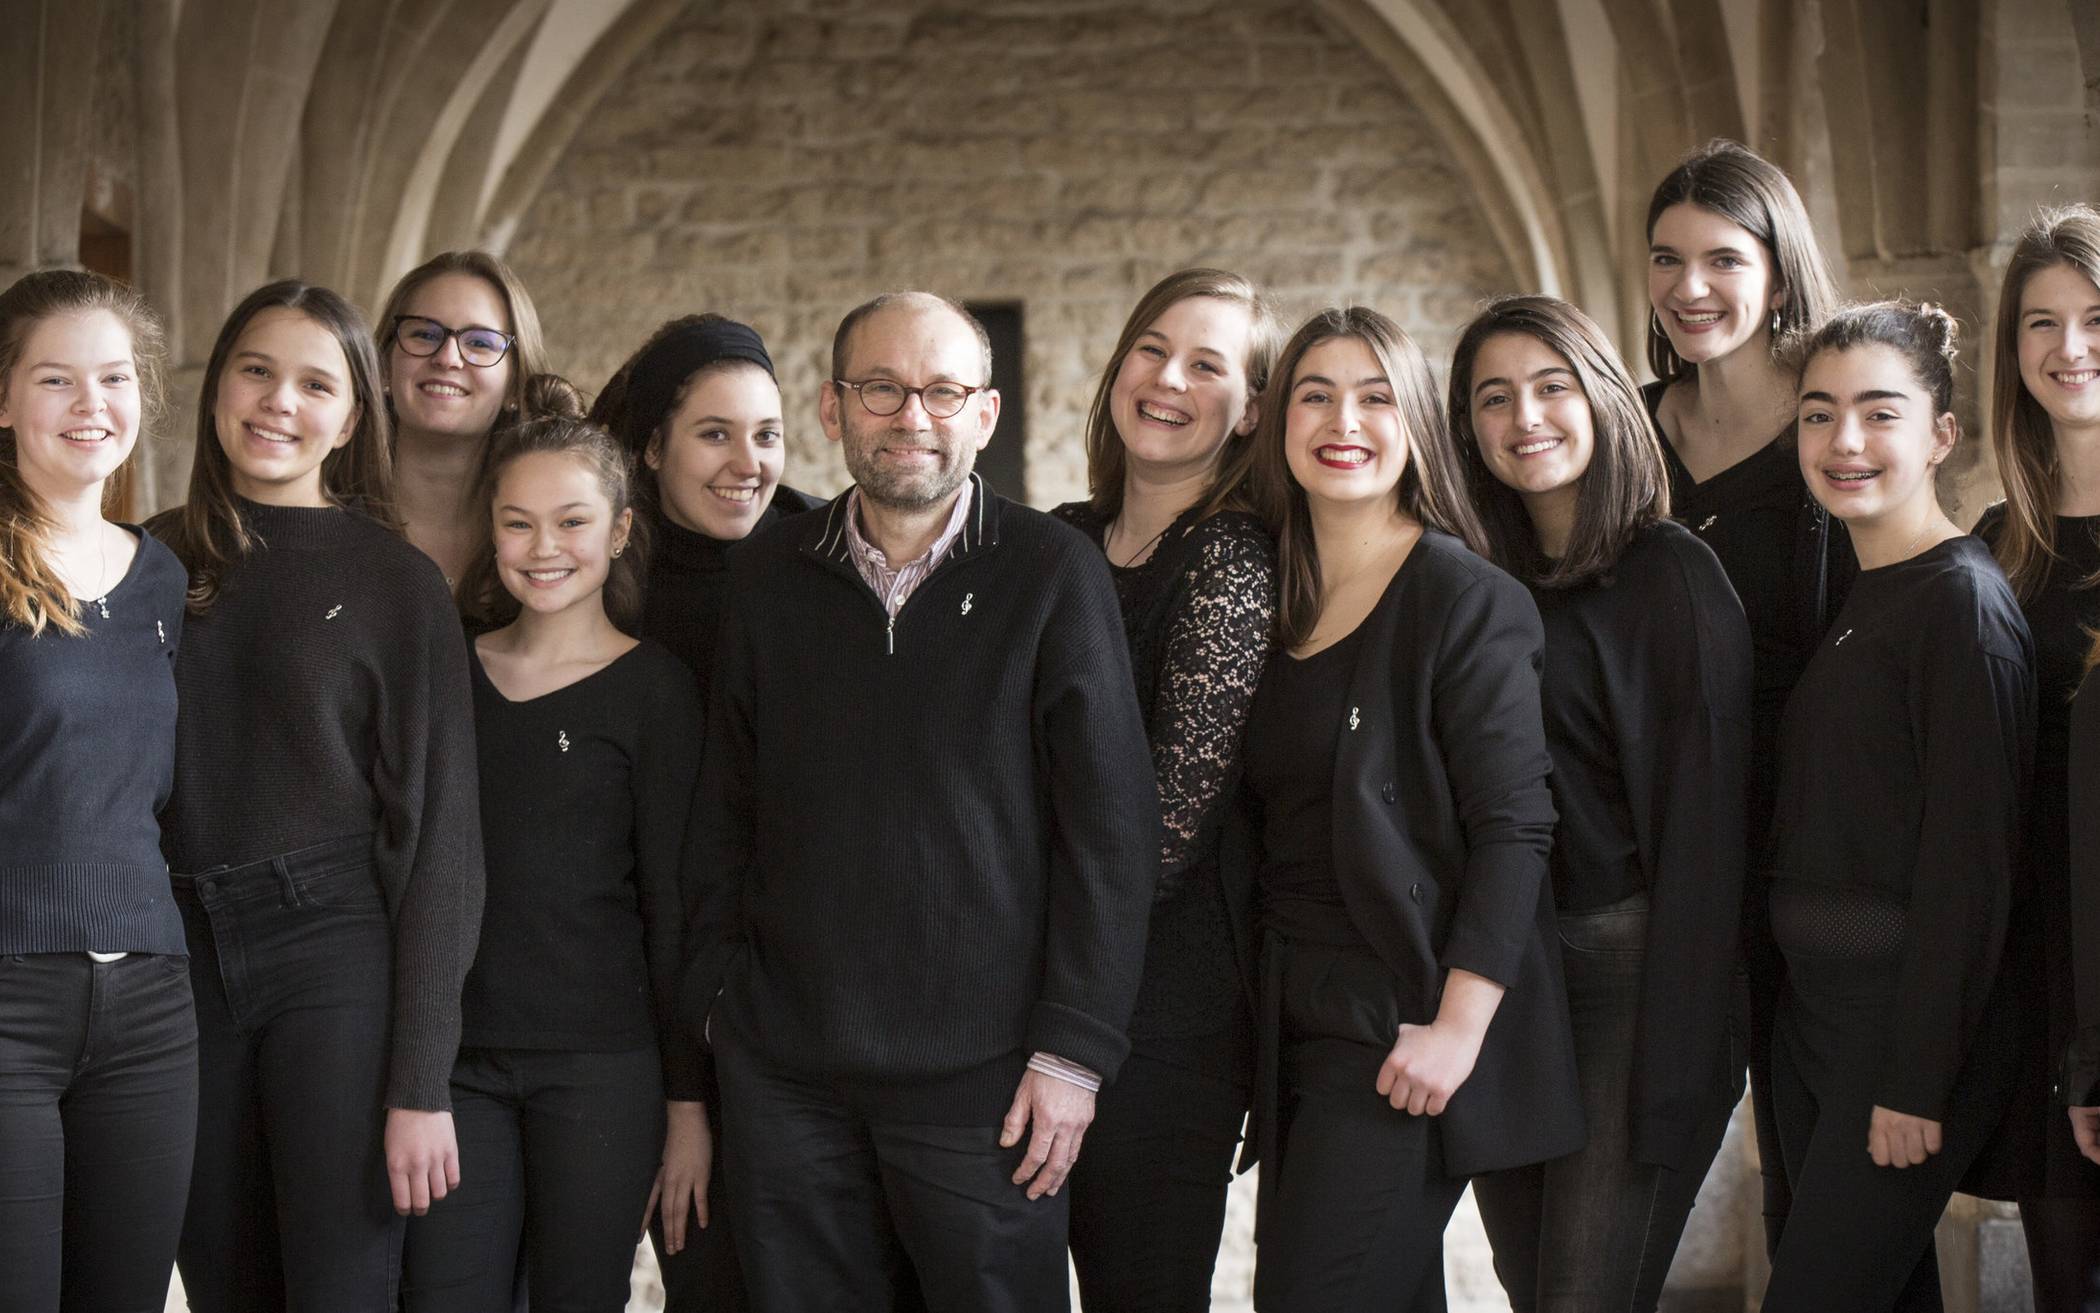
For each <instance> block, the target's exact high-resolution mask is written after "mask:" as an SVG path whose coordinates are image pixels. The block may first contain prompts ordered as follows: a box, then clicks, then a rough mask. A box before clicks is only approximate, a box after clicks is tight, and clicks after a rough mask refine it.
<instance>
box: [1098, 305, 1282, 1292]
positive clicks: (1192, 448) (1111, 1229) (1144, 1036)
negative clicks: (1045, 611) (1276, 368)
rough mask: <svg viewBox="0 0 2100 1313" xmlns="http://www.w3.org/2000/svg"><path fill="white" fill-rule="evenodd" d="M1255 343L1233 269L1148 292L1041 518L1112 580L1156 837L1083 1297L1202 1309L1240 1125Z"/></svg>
mask: <svg viewBox="0 0 2100 1313" xmlns="http://www.w3.org/2000/svg"><path fill="white" fill-rule="evenodd" d="M1275 349H1276V331H1275V325H1274V320H1273V316H1272V315H1271V314H1270V312H1269V310H1268V307H1267V305H1266V304H1265V303H1264V302H1263V300H1262V298H1261V296H1260V294H1259V293H1258V292H1257V291H1256V290H1255V288H1254V286H1253V284H1251V283H1249V282H1248V281H1247V280H1246V279H1245V278H1242V277H1240V276H1239V275H1238V274H1233V273H1227V272H1225V271H1223V270H1219V269H1184V270H1181V271H1180V272H1178V273H1173V274H1169V275H1168V276H1167V277H1165V278H1163V279H1161V280H1160V281H1159V282H1158V283H1156V284H1154V285H1153V287H1152V288H1151V290H1149V291H1147V292H1146V293H1145V295H1144V296H1142V297H1140V298H1139V299H1138V303H1137V305H1136V307H1135V308H1133V309H1132V311H1131V313H1130V317H1129V318H1128V319H1127V320H1126V321H1125V322H1124V325H1123V331H1122V334H1121V336H1120V337H1119V338H1118V340H1117V343H1116V349H1115V351H1114V352H1113V353H1112V354H1111V355H1110V357H1109V363H1108V367H1107V368H1106V369H1105V370H1103V371H1102V375H1101V382H1100V385H1099V387H1097V388H1096V390H1095V393H1094V403H1093V408H1092V411H1091V413H1090V414H1089V416H1088V421H1087V444H1086V445H1087V476H1088V477H1087V482H1088V484H1089V486H1090V488H1091V490H1092V494H1093V495H1092V496H1091V497H1090V498H1089V499H1088V500H1087V501H1083V502H1073V503H1070V504H1068V505H1065V506H1060V507H1059V508H1058V509H1057V511H1056V514H1057V515H1058V517H1059V518H1061V519H1063V520H1064V521H1065V522H1066V523H1068V524H1071V525H1073V526H1075V527H1076V528H1078V529H1079V530H1080V531H1081V532H1082V533H1085V534H1086V535H1087V536H1088V537H1090V538H1092V539H1093V540H1094V541H1095V543H1097V544H1098V545H1099V546H1100V547H1101V549H1102V551H1103V553H1104V554H1105V555H1106V556H1107V558H1108V564H1109V570H1110V573H1111V574H1113V575H1114V577H1115V583H1116V595H1117V598H1118V599H1119V601H1120V603H1121V607H1122V612H1123V627H1124V631H1125V635H1126V637H1127V638H1128V639H1129V643H1130V656H1131V667H1132V670H1133V672H1134V673H1135V675H1136V678H1137V693H1138V705H1139V707H1140V708H1141V709H1142V710H1143V711H1144V714H1145V725H1146V729H1147V735H1146V737H1147V738H1148V739H1149V740H1150V742H1151V747H1152V764H1153V767H1154V773H1155V774H1156V775H1157V776H1158V785H1159V802H1160V812H1161V816H1162V819H1163V821H1164V822H1165V834H1166V843H1165V846H1164V847H1163V848H1162V850H1161V852H1160V869H1159V882H1158V885H1157V887H1156V889H1155V893H1154V900H1153V910H1152V920H1151V924H1150V929H1149V934H1148V939H1147V942H1146V948H1145V973H1144V977H1143V979H1142V981H1141V983H1140V985H1139V987H1138V1003H1137V1009H1136V1013H1135V1016H1134V1017H1133V1019H1132V1022H1131V1027H1130V1034H1131V1045H1132V1051H1131V1055H1130V1057H1129V1058H1127V1059H1125V1061H1124V1063H1123V1070H1122V1072H1121V1073H1120V1074H1119V1075H1118V1076H1117V1078H1116V1080H1115V1083H1114V1084H1112V1085H1109V1086H1108V1087H1107V1088H1105V1089H1103V1090H1102V1091H1101V1097H1100V1102H1099V1104H1098V1106H1097V1108H1096V1111H1095V1115H1094V1122H1093V1124H1092V1125H1091V1126H1090V1127H1088V1128H1087V1147H1088V1151H1087V1153H1085V1154H1084V1155H1082V1156H1081V1157H1080V1159H1079V1162H1078V1165H1077V1166H1075V1167H1074V1168H1073V1171H1072V1177H1071V1194H1072V1225H1071V1244H1072V1262H1073V1266H1074V1268H1075V1269H1076V1270H1077V1272H1078V1274H1079V1289H1080V1296H1081V1299H1082V1302H1086V1303H1090V1304H1092V1305H1094V1306H1096V1307H1101V1308H1114V1309H1129V1310H1135V1311H1139V1313H1143V1311H1145V1310H1158V1311H1160V1313H1169V1311H1172V1310H1202V1309H1206V1308H1209V1307H1210V1284H1211V1269H1212V1268H1213V1267H1214V1266H1215V1265H1216V1260H1217V1253H1218V1236H1219V1233H1220V1231H1221V1230H1222V1229H1223V1227H1224V1223H1225V1196H1226V1190H1227V1188H1228V1186H1229V1185H1230V1184H1231V1181H1232V1156H1233V1151H1234V1150H1235V1149H1236V1148H1237V1147H1238V1145H1239V1141H1240V1127H1241V1124H1242V1123H1243V1122H1244V1121H1245V1120H1246V1113H1247V1103H1248V1095H1249V1089H1250V1086H1251V1083H1252V1079H1253V1072H1252V1066H1253V1034H1252V1017H1251V990H1252V981H1251V979H1248V978H1245V977H1243V976H1242V973H1241V971H1240V969H1239V964H1240V963H1241V962H1243V961H1246V960H1247V959H1248V957H1249V956H1250V955H1249V953H1248V952H1247V947H1248V946H1249V945H1251V933H1252V932H1251V929H1250V921H1251V912H1252V909H1251V908H1249V907H1247V906H1246V905H1245V900H1244V899H1236V898H1234V897H1233V896H1232V893H1231V891H1229V890H1228V888H1227V886H1226V885H1225V884H1224V883H1223V881H1222V880H1221V879H1220V876H1219V871H1218V862H1217V844H1218V830H1219V827H1220V825H1221V824H1222V820H1223V813H1224V810H1225V807H1224V803H1225V802H1226V801H1227V800H1228V799H1230V797H1231V796H1232V794H1231V790H1232V788H1233V787H1234V785H1235V783H1236V781H1237V779H1238V776H1239V766H1240V744H1241V740H1242V738H1243V737H1244V734H1245V731H1246V724H1247V711H1248V708H1249V706H1250V705H1251V704H1252V703H1253V700H1254V690H1255V686H1256V685H1257V684H1259V683H1260V681H1261V672H1262V668H1263V666H1264V664H1265V663H1266V662H1267V660H1268V655H1269V645H1270V639H1271V635H1272V631H1273V630H1274V628H1275V621H1276V548H1275V545H1274V544H1273V543H1272V542H1271V541H1270V539H1269V535H1268V531H1267V530H1266V529H1264V528H1263V527H1262V525H1261V522H1260V520H1258V519H1256V518H1255V516H1254V515H1253V514H1251V513H1250V512H1248V511H1247V510H1246V509H1245V508H1244V507H1243V506H1241V505H1240V486H1241V484H1242V482H1243V481H1244V476H1245V472H1246V467H1247V456H1248V453H1249V451H1250V447H1249V443H1248V435H1249V434H1251V433H1252V432H1253V431H1254V425H1255V420H1256V417H1257V415H1258V413H1259V406H1258V403H1257V397H1258V396H1259V393H1260V390H1261V387H1262V384H1263V383H1264V382H1266V381H1267V378H1268V372H1269V361H1270V360H1271V359H1272V358H1273V357H1274V355H1275ZM1240 892H1242V893H1244V892H1246V891H1245V890H1241V891H1240Z"/></svg>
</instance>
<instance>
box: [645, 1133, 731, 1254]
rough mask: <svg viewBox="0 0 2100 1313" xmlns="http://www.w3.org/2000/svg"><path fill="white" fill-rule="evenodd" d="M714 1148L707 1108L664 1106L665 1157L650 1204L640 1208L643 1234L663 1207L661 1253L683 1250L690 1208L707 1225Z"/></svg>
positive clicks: (647, 1230)
mask: <svg viewBox="0 0 2100 1313" xmlns="http://www.w3.org/2000/svg"><path fill="white" fill-rule="evenodd" d="M714 1163H715V1145H714V1140H713V1138H712V1137H710V1136H709V1135H708V1133H707V1105H706V1104H704V1103H694V1102H687V1101H685V1100H681V1099H672V1100H670V1101H668V1102H666V1103H665V1104H664V1158H663V1165H662V1166H660V1167H658V1168H657V1169H656V1184H654V1185H652V1186H650V1187H649V1202H648V1203H647V1204H644V1205H643V1206H642V1233H643V1234H644V1235H647V1234H648V1232H649V1214H651V1213H653V1212H655V1211H656V1204H657V1201H658V1200H659V1199H660V1200H662V1201H663V1206H664V1253H666V1254H675V1253H677V1252H678V1251H679V1250H681V1249H683V1248H685V1220H686V1215H687V1212H688V1206H689V1205H690V1212H691V1215H692V1217H693V1220H694V1221H695V1222H697V1223H699V1224H700V1226H702V1227H703V1228H704V1227H705V1226H706V1225H707V1182H708V1178H709V1176H711V1175H712V1174H713V1172H714Z"/></svg>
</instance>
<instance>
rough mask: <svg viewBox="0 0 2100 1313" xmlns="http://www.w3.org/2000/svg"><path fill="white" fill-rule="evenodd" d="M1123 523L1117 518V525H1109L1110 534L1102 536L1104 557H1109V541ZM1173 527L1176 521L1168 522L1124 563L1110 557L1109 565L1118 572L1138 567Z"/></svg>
mask: <svg viewBox="0 0 2100 1313" xmlns="http://www.w3.org/2000/svg"><path fill="white" fill-rule="evenodd" d="M1180 518H1181V517H1180V516H1178V515H1177V516H1175V517H1174V519H1175V520H1178V519H1180ZM1122 522H1123V519H1122V517H1121V516H1117V517H1116V521H1115V523H1114V524H1111V525H1109V526H1108V532H1107V533H1106V534H1104V535H1103V536H1102V538H1101V554H1102V555H1103V556H1108V540H1109V539H1110V538H1112V537H1114V536H1115V532H1116V526H1117V525H1120V524H1121V523H1122ZM1173 527H1174V520H1168V521H1167V523H1166V525H1165V526H1164V527H1162V528H1161V529H1160V531H1159V532H1158V533H1155V534H1153V535H1152V536H1151V537H1150V538H1147V539H1146V540H1145V541H1143V542H1141V543H1139V544H1138V546H1137V550H1136V551H1134V552H1132V553H1131V554H1130V555H1129V556H1128V557H1126V558H1125V559H1123V560H1122V561H1117V560H1116V558H1115V557H1113V556H1108V563H1109V564H1110V565H1113V566H1115V567H1116V568H1117V569H1118V570H1128V569H1129V568H1130V567H1132V566H1134V565H1136V564H1137V563H1138V562H1139V561H1140V560H1142V559H1144V555H1145V553H1146V552H1149V551H1151V550H1152V545H1153V544H1154V543H1156V542H1158V541H1159V540H1160V539H1162V538H1164V537H1166V536H1167V530H1168V529H1171V528H1173Z"/></svg>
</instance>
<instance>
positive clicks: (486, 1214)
mask: <svg viewBox="0 0 2100 1313" xmlns="http://www.w3.org/2000/svg"><path fill="white" fill-rule="evenodd" d="M452 1120H453V1124H454V1126H456V1127H457V1128H458V1132H459V1177H460V1180H459V1189H457V1190H455V1191H453V1192H452V1193H451V1194H449V1195H447V1196H446V1197H445V1198H444V1199H443V1200H442V1201H440V1202H438V1203H435V1204H433V1205H431V1209H430V1212H429V1213H428V1214H426V1215H424V1216H422V1217H417V1218H411V1219H410V1220H409V1225H408V1245H407V1256H406V1261H405V1262H404V1264H403V1278H402V1292H401V1294H402V1306H403V1308H404V1309H405V1310H406V1313H489V1310H493V1309H504V1308H508V1307H510V1306H511V1295H512V1289H513V1284H514V1282H515V1279H516V1275H517V1267H518V1255H519V1253H520V1251H521V1250H522V1251H523V1252H524V1254H525V1263H526V1269H527V1273H528V1281H529V1284H530V1288H531V1292H532V1294H531V1304H532V1308H533V1310H534V1313H620V1310H621V1309H624V1308H626V1307H627V1296H628V1274H629V1272H630V1271H631V1269H632V1268H633V1266H634V1246H635V1238H636V1237H637V1236H639V1235H640V1234H641V1227H642V1209H643V1207H644V1206H645V1205H646V1204H647V1203H648V1201H649V1187H650V1184H651V1183H652V1182H653V1181H654V1180H655V1179H656V1168H657V1164H658V1163H659V1162H660V1161H661V1160H662V1156H663V1144H664V1084H663V1062H662V1058H661V1057H660V1056H659V1054H658V1052H657V1050H656V1049H655V1048H654V1047H650V1048H646V1049H635V1050H631V1051H628V1052H624V1053H567V1052H559V1051H551V1050H547V1051H543V1050H532V1049H462V1050H461V1051H460V1055H459V1061H458V1062H457V1063H456V1064H455V1065H454V1067H453V1069H452Z"/></svg>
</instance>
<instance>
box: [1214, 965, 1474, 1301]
mask: <svg viewBox="0 0 2100 1313" xmlns="http://www.w3.org/2000/svg"><path fill="white" fill-rule="evenodd" d="M1270 944H1271V948H1270V949H1269V950H1268V960H1265V961H1264V963H1263V965H1262V969H1263V971H1264V972H1265V973H1267V972H1274V971H1280V972H1281V973H1282V975H1281V980H1280V989H1281V994H1282V1008H1281V1016H1280V1018H1278V1022H1279V1023H1280V1025H1281V1027H1282V1031H1281V1034H1280V1036H1279V1037H1278V1039H1279V1043H1278V1053H1279V1069H1278V1071H1277V1073H1276V1076H1277V1080H1276V1085H1277V1090H1278V1094H1277V1098H1278V1107H1277V1110H1276V1117H1277V1126H1276V1135H1275V1141H1274V1148H1273V1151H1272V1155H1271V1156H1270V1157H1267V1158H1265V1159H1264V1160H1263V1162H1262V1164H1261V1170H1262V1173H1263V1176H1264V1181H1263V1187H1262V1211H1261V1216H1260V1218H1259V1225H1260V1242H1261V1243H1260V1247H1259V1249H1258V1251H1257V1261H1256V1266H1255V1271H1254V1306H1255V1308H1257V1309H1259V1310H1261V1313H1355V1311H1356V1310H1362V1311H1363V1313H1439V1311H1440V1310H1442V1309H1443V1308H1444V1307H1445V1298H1444V1226H1445V1224H1446V1223H1448V1222H1449V1221H1450V1220H1451V1213H1452V1211H1453V1210H1454V1209H1456V1208H1457V1207H1458V1200H1459V1196H1460V1195H1462V1194H1464V1193H1465V1187H1466V1183H1465V1181H1464V1180H1463V1179H1459V1178H1454V1177H1452V1176H1450V1175H1449V1174H1448V1173H1446V1171H1445V1170H1444V1161H1443V1149H1442V1143H1441V1140H1440V1138H1439V1136H1438V1134H1437V1130H1436V1119H1435V1118H1434V1117H1413V1116H1409V1115H1408V1114H1407V1113H1405V1112H1397V1111H1395V1110H1394V1109H1393V1107H1392V1105H1391V1104H1389V1103H1387V1102H1386V1101H1385V1100H1384V1099H1382V1098H1380V1097H1379V1095H1378V1089H1377V1082H1378V1069H1379V1068H1380V1067H1381V1066H1383V1065H1384V1063H1385V1059H1386V1055H1387V1054H1389V1053H1390V1052H1391V1051H1392V1046H1391V1041H1390V1040H1381V1041H1379V1042H1375V1043H1374V1042H1370V1036H1371V1035H1373V1034H1377V1035H1385V1034H1387V1033H1390V1034H1393V1035H1397V1034H1398V1024H1399V1022H1398V1015H1399V1013H1398V1003H1397V1002H1396V1001H1395V996H1394V986H1393V982H1392V980H1391V977H1390V973H1388V972H1387V970H1386V968H1385V965H1384V963H1382V962H1381V961H1379V959H1378V956H1377V954H1376V953H1374V952H1373V951H1372V950H1370V949H1368V948H1329V947H1326V946H1323V945H1318V944H1298V943H1285V942H1284V941H1282V940H1281V939H1280V938H1278V937H1277V936H1274V935H1272V936H1271V937H1270ZM1264 1024H1271V1023H1269V1021H1268V1020H1267V1019H1266V1018H1265V1019H1264Z"/></svg>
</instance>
